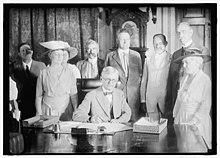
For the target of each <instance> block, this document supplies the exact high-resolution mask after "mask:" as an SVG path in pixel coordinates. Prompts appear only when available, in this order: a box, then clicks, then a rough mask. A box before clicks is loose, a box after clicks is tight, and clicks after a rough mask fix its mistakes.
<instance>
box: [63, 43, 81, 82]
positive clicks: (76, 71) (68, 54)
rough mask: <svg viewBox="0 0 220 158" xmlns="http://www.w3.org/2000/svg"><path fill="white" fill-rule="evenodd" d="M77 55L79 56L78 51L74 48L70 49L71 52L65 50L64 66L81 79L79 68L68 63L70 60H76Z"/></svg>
mask: <svg viewBox="0 0 220 158" xmlns="http://www.w3.org/2000/svg"><path fill="white" fill-rule="evenodd" d="M77 54H78V50H77V49H76V48H73V47H71V49H69V51H68V50H64V54H63V63H62V65H63V66H66V67H67V68H69V69H70V70H71V71H72V72H73V74H74V75H75V77H76V78H81V75H80V71H79V69H78V68H77V66H76V65H74V64H70V63H67V62H68V60H70V59H72V58H74V57H75V56H76V55H77Z"/></svg>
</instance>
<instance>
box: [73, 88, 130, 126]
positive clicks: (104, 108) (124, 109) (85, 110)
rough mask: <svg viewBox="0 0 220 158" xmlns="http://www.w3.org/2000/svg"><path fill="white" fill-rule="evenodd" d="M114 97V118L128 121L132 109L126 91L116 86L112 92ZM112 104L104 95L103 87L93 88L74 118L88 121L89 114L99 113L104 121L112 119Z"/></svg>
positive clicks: (74, 114)
mask: <svg viewBox="0 0 220 158" xmlns="http://www.w3.org/2000/svg"><path fill="white" fill-rule="evenodd" d="M112 99H113V100H112V107H113V116H114V119H118V120H119V122H128V121H129V120H130V117H131V109H130V107H129V106H128V104H127V102H126V99H125V96H124V93H123V92H122V91H121V90H119V89H116V88H115V89H114V90H113V93H112ZM110 104H111V103H110V102H109V101H108V99H107V97H106V96H104V93H103V90H102V87H99V88H97V89H95V90H92V91H91V92H89V93H87V94H86V97H85V99H84V100H83V102H82V103H81V104H80V105H79V107H78V108H77V110H76V111H75V112H74V113H73V120H74V121H80V122H86V121H88V119H89V115H90V116H94V115H97V116H99V117H101V118H102V119H103V121H104V122H108V121H110V120H111V116H110Z"/></svg>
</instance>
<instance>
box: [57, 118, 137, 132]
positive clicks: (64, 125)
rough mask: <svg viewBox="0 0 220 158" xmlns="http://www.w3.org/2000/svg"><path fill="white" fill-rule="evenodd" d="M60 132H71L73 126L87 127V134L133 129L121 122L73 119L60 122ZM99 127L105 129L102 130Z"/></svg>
mask: <svg viewBox="0 0 220 158" xmlns="http://www.w3.org/2000/svg"><path fill="white" fill-rule="evenodd" d="M59 124H60V133H71V129H72V128H86V129H88V132H87V134H114V133H115V132H120V131H125V130H131V129H133V128H132V127H130V126H127V125H124V124H121V123H109V122H106V123H82V122H73V121H63V122H60V123H59ZM99 129H102V130H103V131H102V132H100V131H99Z"/></svg>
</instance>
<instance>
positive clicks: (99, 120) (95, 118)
mask: <svg viewBox="0 0 220 158" xmlns="http://www.w3.org/2000/svg"><path fill="white" fill-rule="evenodd" d="M90 120H91V122H92V123H102V122H104V120H103V119H102V118H101V117H100V116H98V115H94V116H92V117H91V119H90Z"/></svg>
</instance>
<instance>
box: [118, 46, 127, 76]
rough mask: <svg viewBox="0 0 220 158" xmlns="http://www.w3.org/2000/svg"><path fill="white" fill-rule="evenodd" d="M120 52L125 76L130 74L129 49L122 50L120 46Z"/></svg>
mask: <svg viewBox="0 0 220 158" xmlns="http://www.w3.org/2000/svg"><path fill="white" fill-rule="evenodd" d="M118 54H119V58H120V60H121V63H122V68H123V69H124V71H125V76H127V75H128V63H129V57H128V54H129V49H127V50H122V49H120V48H119V49H118Z"/></svg>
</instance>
